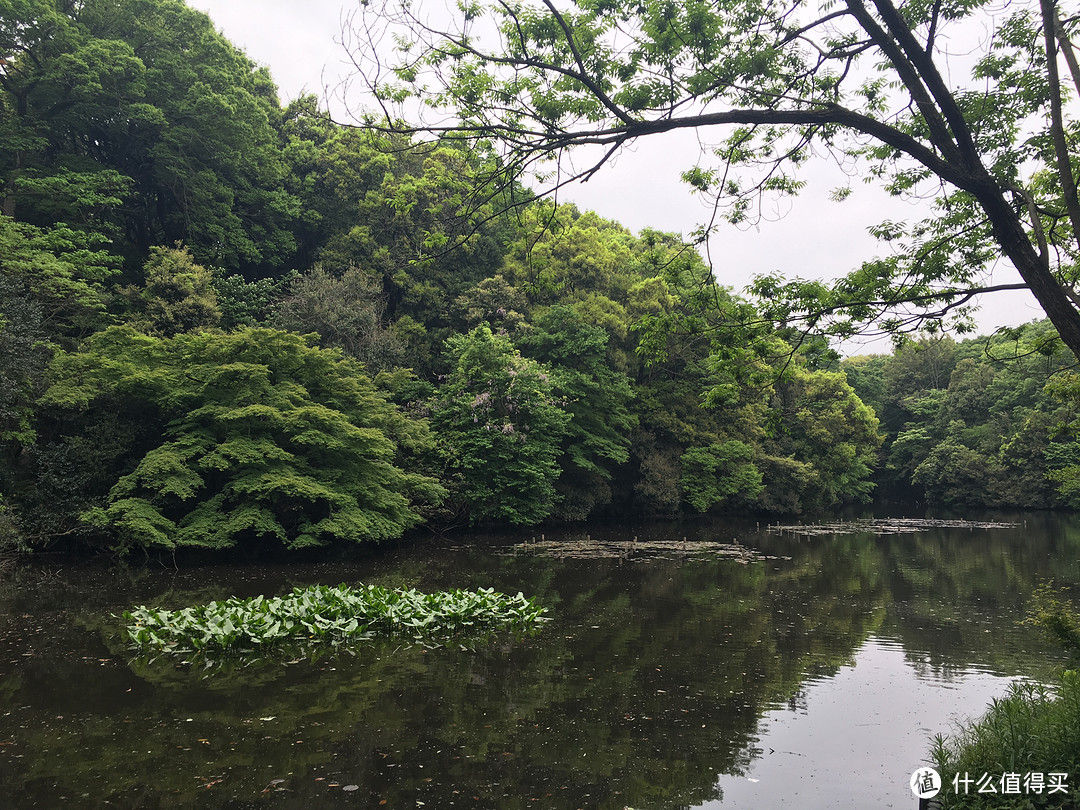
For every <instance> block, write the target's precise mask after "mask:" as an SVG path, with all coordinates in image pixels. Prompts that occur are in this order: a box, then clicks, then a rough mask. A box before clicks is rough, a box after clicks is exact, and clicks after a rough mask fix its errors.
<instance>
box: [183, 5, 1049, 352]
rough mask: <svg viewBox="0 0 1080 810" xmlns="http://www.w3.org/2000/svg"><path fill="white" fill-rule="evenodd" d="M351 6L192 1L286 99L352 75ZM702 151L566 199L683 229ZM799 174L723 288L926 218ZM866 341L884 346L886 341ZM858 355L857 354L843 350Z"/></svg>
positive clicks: (731, 235) (670, 148) (727, 266)
mask: <svg viewBox="0 0 1080 810" xmlns="http://www.w3.org/2000/svg"><path fill="white" fill-rule="evenodd" d="M356 2H357V0H344V3H345V5H344V6H343V4H342V0H303V2H298V0H188V4H189V5H190V6H192V7H193V8H197V9H200V10H202V11H205V12H207V13H208V14H209V15H210V17H211V19H213V20H214V22H215V24H216V25H217V27H218V28H219V29H220V30H221V31H222V32H223V33H224V34H225V36H226V37H228V38H229V39H230V40H231V41H232V42H233V43H234V44H236V45H237V46H239V47H241V48H243V49H244V50H245V51H246V52H247V54H248V56H249V57H250V58H251V59H253V60H254V61H255V62H257V63H258V64H261V65H266V66H267V67H269V68H270V72H271V74H272V75H273V77H274V80H275V82H276V83H277V85H278V88H279V92H280V95H281V99H282V102H283V103H287V102H288V101H289V100H291V99H293V98H296V97H297V96H298V95H300V94H302V93H305V92H311V93H316V94H318V95H320V96H323V94H324V88H326V87H334V86H336V85H337V84H338V83H339V81H340V80H341V78H343V77H345V76H348V75H349V74H350V73H351V72H352V71H353V66H352V64H351V63H350V62H349V61H348V58H347V55H346V53H345V51H344V49H343V48H342V47H341V45H340V44H338V43H339V41H340V38H341V35H340V31H341V23H342V18H343V15H344V14H346V13H348V11H350V10H351V9H352V8H354V7H355V3H356ZM354 100H355V99H354ZM331 111H332V112H333V111H334V110H333V109H332V110H331ZM697 154H698V141H697V138H696V136H695V135H694V133H691V132H682V133H672V134H670V135H665V136H663V137H653V138H646V139H644V140H642V141H640V142H639V143H638V144H637V146H636V147H635V148H633V149H632V150H629V151H627V152H624V153H623V154H622V155H620V156H619V158H618V159H617V161H616V162H615V163H614V165H609V166H607V167H605V169H603V170H602V171H601V172H599V173H598V174H597V175H596V176H595V177H594V178H593V179H592V180H591V181H590V182H589V183H587V184H584V185H578V186H574V187H572V188H568V189H566V190H564V192H562V194H561V197H560V199H562V200H564V201H573V202H575V203H577V204H578V206H579V207H581V208H586V209H592V210H595V211H597V212H598V213H599V214H600V215H601V216H604V217H607V218H609V219H614V220H617V221H618V222H621V223H622V224H623V225H625V226H626V227H628V228H630V229H631V230H633V231H639V230H640V229H642V228H645V227H651V228H656V229H659V230H663V231H672V232H676V233H683V234H688V233H689V232H691V231H692V230H693V229H694V228H695V227H696V226H698V225H700V224H702V223H703V222H705V221H707V220H708V217H709V209H708V208H706V207H705V205H704V203H703V201H702V200H701V199H700V198H697V197H695V196H694V195H692V194H691V192H690V188H689V187H688V186H687V185H685V184H684V183H682V182H681V181H680V180H679V175H680V173H681V172H682V171H684V170H686V169H688V168H690V167H691V166H693V165H694V162H695V158H696V156H697ZM802 177H803V179H806V180H807V181H808V183H809V185H808V187H807V189H806V190H805V191H804V192H803V193H802V194H801V195H800V196H799V197H798V198H797V199H795V200H794V201H792V202H791V203H790V205H789V206H788V209H787V210H783V211H778V212H771V213H773V214H775V215H774V216H773V217H772V219H773V220H774V221H770V222H764V223H762V224H761V225H760V226H759V227H757V228H751V229H747V230H738V229H736V228H734V227H731V226H725V227H724V228H723V230H721V231H720V232H719V233H718V235H717V236H716V237H714V239H713V240H712V242H711V252H712V259H713V263H714V269H715V271H716V275H717V278H718V279H719V281H720V283H722V284H724V285H727V286H730V287H733V288H734V289H736V290H742V289H743V288H744V287H745V286H746V284H747V283H748V281H749V279H750V278H751V277H752V276H754V275H757V274H760V273H767V274H777V275H782V276H786V277H796V276H798V277H802V278H831V277H836V276H839V275H841V274H843V273H845V272H847V271H849V270H852V269H854V268H856V267H858V266H859V264H860V263H861V262H863V261H865V260H867V259H870V258H872V257H874V256H875V255H878V254H880V252H881V251H880V249H879V247H878V245H877V243H876V242H875V240H874V239H873V238H872V237H871V236H870V235H869V233H868V232H867V228H868V227H869V226H871V225H874V224H876V223H878V222H880V221H882V220H884V219H893V220H905V219H906V220H914V219H916V218H918V216H919V214H918V210H917V209H916V208H915V207H914V206H913V205H912V204H910V203H906V202H902V201H898V200H894V199H890V198H888V197H887V195H885V194H884V193H883V192H881V191H880V190H878V189H877V188H875V187H874V186H871V185H864V184H862V183H861V182H858V181H856V182H854V183H853V184H852V185H853V188H854V193H853V194H852V195H851V197H849V198H848V199H847V200H846V201H845V202H843V203H835V202H832V201H831V200H830V199H829V194H830V192H831V191H832V189H833V188H834V187H836V186H838V185H840V184H841V183H842V182H844V178H843V175H842V174H841V173H840V172H839V170H838V169H836V168H835V167H832V166H831V164H828V163H827V162H825V161H822V162H821V163H820V164H818V165H816V166H813V167H812V168H810V169H809V170H808V171H807V172H805V173H804V174H803V175H802ZM1018 280H1019V278H1018V277H1017V276H1016V274H1015V271H1013V270H1012V268H1011V266H1008V265H1002V267H1001V268H1000V269H999V270H998V271H997V272H996V274H995V278H994V283H1007V282H1013V281H1018ZM981 305H982V309H981V311H980V313H979V324H980V327H981V329H982V330H984V331H986V332H989V331H991V330H993V329H994V328H997V327H999V326H1003V325H1015V324H1020V323H1024V322H1027V321H1031V320H1034V319H1037V318H1041V317H1042V316H1043V315H1042V310H1041V309H1039V307H1038V305H1037V304H1036V303H1035V301H1034V299H1033V298H1032V297H1031V296H1030V295H1028V294H1027V293H1022V294H1019V293H999V294H997V295H996V296H986V297H985V298H984V300H983V301H982V302H981ZM871 348H872V350H875V351H888V346H887V344H883V343H877V344H875V345H874V346H873V347H871ZM852 350H854V351H858V349H857V348H856V347H848V351H852ZM865 350H867V349H864V351H865Z"/></svg>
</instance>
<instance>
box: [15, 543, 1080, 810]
mask: <svg viewBox="0 0 1080 810" xmlns="http://www.w3.org/2000/svg"><path fill="white" fill-rule="evenodd" d="M1055 525H1056V524H1055ZM1078 537H1080V534H1078V533H1077V532H1076V531H1074V530H1073V529H1070V528H1068V527H1066V528H1064V529H1063V528H1062V527H1061V526H1057V528H1056V529H1054V531H1049V532H1046V533H1044V534H1043V535H1041V536H1038V537H1037V536H1036V535H1035V534H1034V533H1033V532H1031V531H1028V532H1027V533H1019V532H1015V533H1011V534H1010V533H1007V532H1005V533H997V532H995V533H991V534H989V535H985V534H984V535H981V536H977V535H971V536H957V535H949V534H927V535H913V536H908V537H903V538H892V539H890V540H888V541H882V540H876V539H874V538H872V537H866V536H838V537H835V538H817V539H815V540H813V541H809V542H808V541H797V540H791V539H790V538H775V537H774V538H766V537H761V538H760V539H761V541H762V542H763V543H766V544H767V545H768V547H767V548H766V549H765V550H766V551H767V552H768V553H771V554H777V555H783V556H787V557H790V558H791V559H789V560H766V561H760V562H753V563H748V564H741V563H738V562H735V561H730V560H725V561H713V562H710V561H678V560H652V561H649V562H633V561H629V560H578V561H557V560H542V559H537V558H535V557H527V556H518V557H513V556H492V555H490V554H486V553H480V552H474V551H468V550H464V551H457V552H453V553H450V554H445V553H444V554H441V555H424V554H416V555H411V556H410V555H405V556H404V558H403V559H399V560H397V561H396V562H395V565H394V566H393V567H392V568H390V567H385V566H382V569H383V570H382V572H381V573H380V574H379V575H378V576H377V577H375V578H370V577H369V581H378V582H379V584H385V585H397V584H410V585H417V586H419V587H423V588H438V587H447V586H460V587H474V586H476V585H489V584H490V585H493V586H495V587H497V588H499V589H501V590H506V591H510V592H515V591H516V590H522V591H524V592H525V593H527V594H529V595H531V596H536V597H538V598H539V600H540V601H541V602H542V603H544V604H547V605H550V606H551V607H552V613H553V615H554V616H555V620H554V621H553V622H552V623H551V625H549V626H548V628H547V629H546V630H545V631H544V633H543V634H542V635H541V636H539V637H536V638H525V639H513V638H509V637H506V638H501V639H500V640H498V641H497V642H496V643H494V644H491V645H487V646H480V647H478V648H477V649H475V650H471V651H470V650H460V649H456V648H454V647H452V646H448V647H444V648H439V649H430V650H425V649H423V648H420V647H410V646H403V645H400V644H395V643H380V644H376V645H372V646H369V647H361V648H357V649H356V650H355V651H354V652H355V655H352V654H348V653H344V652H338V653H336V654H334V655H331V656H328V657H326V658H322V659H319V660H314V661H312V660H299V661H294V660H291V659H287V660H281V659H279V660H277V661H276V662H274V663H273V664H270V665H263V666H259V665H253V666H248V667H242V668H238V669H235V670H234V671H232V672H230V673H225V672H215V671H210V672H208V673H206V676H205V677H203V674H201V673H200V672H198V671H193V670H192V669H191V668H190V667H186V666H180V667H179V668H178V667H177V666H176V664H175V662H173V661H170V660H166V659H159V660H157V661H156V662H153V663H148V662H145V661H143V662H133V663H132V665H131V667H130V668H129V667H127V666H119V665H117V664H118V663H119V661H116V660H115V659H117V658H120V659H122V660H126V658H124V656H123V652H124V651H123V649H122V647H121V641H120V638H119V635H118V634H116V633H115V625H114V624H110V621H113V620H110V618H109V613H110V611H111V612H117V611H118V609H119V608H121V607H126V606H127V605H128V604H130V602H131V601H132V600H131V597H130V594H131V592H132V591H137V592H139V593H140V595H143V594H147V593H148V592H151V591H153V589H154V584H153V583H155V582H156V583H157V586H158V587H159V588H160V590H159V591H158V592H159V593H161V592H166V595H167V600H168V601H169V602H170V603H172V604H174V605H175V604H177V603H180V602H182V601H183V599H184V597H185V594H187V595H188V598H189V599H190V600H191V601H194V598H195V597H198V598H200V599H202V598H203V597H204V595H205V594H206V593H208V592H214V593H213V596H214V597H215V598H216V597H218V596H220V595H221V593H220V592H219V591H220V587H221V585H220V583H218V584H215V583H214V582H207V581H199V580H198V578H197V577H192V578H184V577H181V578H180V579H179V580H177V579H173V580H171V581H166V580H164V579H161V578H160V577H154V576H152V575H140V576H138V577H136V578H135V581H134V582H132V581H131V579H130V578H129V579H128V580H126V581H120V582H118V583H117V584H116V587H117V590H115V591H113V592H112V593H111V595H109V596H105V595H104V594H105V593H106V592H107V588H105V586H103V585H98V586H95V587H96V588H97V590H96V591H94V595H92V596H91V597H90V599H89V601H91V602H92V603H93V604H94V605H95V608H94V610H92V611H90V612H88V613H86V614H84V615H83V616H82V620H81V621H82V622H83V624H82V625H81V626H80V625H79V624H78V623H77V622H72V623H70V624H69V625H68V627H69V629H68V630H67V631H64V632H59V633H58V637H59V638H60V639H61V643H59V644H54V645H51V646H50V648H49V649H48V650H42V651H41V654H39V655H35V656H33V657H29V658H26V659H24V660H16V659H15V658H9V657H8V656H5V659H4V661H3V662H0V670H2V674H3V676H4V677H3V679H2V681H0V682H4V683H7V684H8V685H9V687H11V688H9V689H7V690H5V693H4V699H5V702H6V703H8V705H11V706H14V707H23V706H25V707H28V708H19V709H17V710H15V711H13V712H12V714H11V715H9V716H6V717H3V718H0V738H2V740H4V741H10V742H11V745H8V746H4V747H3V748H0V781H2V782H3V783H4V784H5V785H12V786H14V787H13V791H14V792H13V796H14V799H15V804H16V806H22V805H23V804H32V803H33V802H34V801H38V802H44V803H46V804H48V803H49V802H53V801H55V800H56V799H57V798H58V797H59V796H68V797H76V798H77V797H80V796H83V795H86V794H88V795H89V796H91V797H93V799H94V803H95V804H99V803H104V802H105V801H111V802H112V803H113V804H114V805H117V806H138V807H165V806H182V805H185V804H193V803H195V802H199V803H200V804H201V806H213V804H214V802H216V803H217V804H218V805H219V806H229V807H249V806H251V807H255V806H275V807H307V806H321V807H324V806H334V805H335V804H336V803H341V804H342V805H343V806H344V805H346V804H348V805H359V806H372V807H377V806H379V802H380V801H383V800H385V801H386V802H387V804H386V805H385V806H389V807H401V806H416V804H415V803H416V802H417V801H422V802H425V804H426V806H427V807H433V806H434V807H449V806H470V807H498V808H518V807H522V808H524V807H535V806H543V807H556V808H558V807H581V806H591V807H618V808H621V807H624V806H631V807H633V806H647V807H684V806H690V805H694V804H699V803H701V802H703V801H705V800H707V799H709V798H713V797H715V795H716V788H715V785H716V784H717V778H718V775H720V774H723V773H729V774H730V773H735V774H738V773H741V772H743V771H744V770H745V769H746V768H747V767H748V765H749V764H750V762H751V760H752V758H753V756H754V753H755V732H756V728H757V722H758V719H759V718H760V716H761V715H762V713H763V712H764V711H765V710H766V709H768V708H775V707H778V706H784V705H788V704H789V702H790V701H795V702H796V704H797V702H798V699H799V694H800V687H801V685H802V684H803V683H804V682H805V680H806V679H807V678H808V677H822V676H828V675H830V674H832V673H835V672H836V670H837V669H838V668H839V667H840V666H843V665H844V664H846V663H850V661H851V660H852V659H853V657H854V655H855V652H856V651H857V650H858V648H859V646H860V645H861V644H862V642H863V641H864V640H865V639H866V638H867V637H868V636H869V635H870V634H874V633H881V634H886V635H890V636H893V637H895V638H897V639H899V640H901V641H902V642H903V643H904V645H905V648H906V649H907V651H908V655H909V657H910V659H911V661H912V662H913V663H914V664H917V665H919V666H928V667H931V668H934V669H935V670H940V671H948V670H949V669H950V668H960V667H965V666H967V665H968V664H970V663H971V662H975V661H978V662H980V663H982V664H983V665H986V662H987V661H990V662H992V666H993V667H995V668H1000V669H1002V670H1003V671H1011V672H1015V671H1020V670H1021V669H1022V668H1024V667H1026V666H1027V665H1028V664H1029V661H1028V658H1029V656H1030V652H1025V651H1023V650H1022V649H1018V648H1016V646H1015V645H1011V646H1010V645H1008V644H1000V643H995V644H990V643H989V640H990V639H995V640H997V641H998V642H1000V640H1001V638H1002V637H1003V636H1006V635H1008V634H1010V633H1014V628H1013V622H1014V621H1015V620H1016V618H1018V613H1019V611H1021V609H1022V604H1023V601H1024V599H1025V598H1026V595H1027V593H1029V591H1030V589H1031V587H1032V585H1033V584H1034V582H1035V581H1036V579H1037V578H1038V577H1040V576H1047V575H1050V574H1053V573H1060V572H1059V571H1055V570H1054V569H1055V568H1058V567H1060V565H1061V564H1060V561H1061V560H1070V561H1075V559H1076V557H1077V554H1076V550H1077V547H1078V546H1080V541H1078ZM746 542H749V540H747V541H746ZM1073 565H1074V568H1073V571H1074V572H1075V563H1073ZM330 570H332V569H329V570H328V569H325V568H324V569H319V570H315V569H312V570H311V571H309V572H307V576H313V577H315V578H321V579H322V580H323V581H328V577H332V576H333V574H332V573H330ZM234 573H235V572H234ZM222 576H224V575H222ZM245 577H247V579H246V580H245V583H244V585H243V590H244V591H252V590H253V589H256V588H258V587H259V583H258V578H257V574H251V573H250V572H247V573H245ZM304 577H305V573H304V572H303V571H300V570H299V569H294V570H293V572H292V573H291V574H290V575H288V576H284V577H282V576H277V578H276V579H273V583H274V587H278V586H280V587H285V586H291V585H294V584H305V582H304V581H303V580H304ZM211 579H212V578H211ZM308 581H310V579H309V580H308ZM72 587H76V588H77V583H73V584H72ZM87 587H90V586H89V585H88V586H87ZM14 598H15V599H16V601H17V602H18V604H19V606H20V610H22V611H23V612H24V613H26V615H28V616H40V615H42V614H43V613H44V612H47V611H48V610H49V609H50V608H49V607H48V604H47V600H46V599H44V598H43V597H41V596H40V595H36V596H35V595H34V594H33V593H30V592H22V593H20V594H19V595H18V596H17V597H14ZM35 600H36V601H35ZM64 601H65V603H66V604H69V603H70V602H71V600H70V599H67V598H65V600H64ZM86 627H89V628H96V631H95V632H93V633H89V634H88V633H87V632H86V631H85V629H84V628H86ZM107 627H113V628H114V629H113V630H112V631H110V632H111V633H112V635H110V634H109V633H105V634H104V635H103V634H102V632H101V631H102V630H103V629H104V628H107ZM987 631H989V633H988V632H987ZM80 645H81V647H80ZM105 645H109V647H108V648H106V647H105ZM102 649H104V652H102ZM95 656H96V657H97V658H110V657H111V658H113V659H114V663H113V664H105V665H102V664H99V663H95V664H93V665H91V664H90V663H88V662H84V663H83V664H82V665H81V666H83V667H84V668H85V672H83V673H82V675H80V676H79V677H78V679H77V680H76V681H74V683H87V684H88V683H90V682H91V681H93V683H94V684H95V685H94V688H92V689H87V690H85V691H84V692H83V693H82V695H80V696H78V698H74V697H71V696H69V699H67V700H63V699H61V698H60V697H58V695H60V694H61V693H62V692H63V690H64V689H65V688H66V686H65V685H67V684H71V683H73V681H72V680H71V676H72V666H73V661H74V660H75V659H79V660H81V659H82V658H83V657H86V658H94V657H95ZM75 668H76V669H78V666H76V667H75ZM91 670H92V671H91ZM12 685H13V686H12ZM128 690H131V691H130V692H129V691H128ZM49 695H52V697H51V698H49V697H46V696H49ZM61 704H62V706H63V711H56V710H55V707H56V706H58V705H61ZM61 714H62V715H63V718H62V719H60V718H58V717H57V715H61ZM189 718H190V719H189ZM268 718H272V719H268ZM61 763H62V765H61ZM197 777H205V780H204V781H200V780H199V778H197ZM218 777H221V779H222V781H220V782H214V783H213V784H212V785H211V786H210V787H205V786H204V785H206V784H207V783H210V782H213V780H214V779H216V778H218ZM274 779H284V780H285V781H284V782H282V783H277V784H271V780H274ZM333 783H336V784H337V785H338V786H337V787H331V784H333ZM354 784H355V785H357V786H358V788H357V790H355V791H350V792H348V793H345V792H343V791H342V790H341V787H342V786H345V785H354ZM264 790H267V792H266V793H263V791H264ZM455 791H456V792H455ZM210 796H213V797H215V798H214V800H213V801H211V800H210V799H209V797H210ZM474 797H476V798H474ZM208 801H210V805H207V804H206V802H208Z"/></svg>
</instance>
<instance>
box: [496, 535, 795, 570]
mask: <svg viewBox="0 0 1080 810" xmlns="http://www.w3.org/2000/svg"><path fill="white" fill-rule="evenodd" d="M504 553H508V554H523V553H524V554H535V555H537V556H541V557H559V558H568V559H580V560H599V559H618V558H622V559H641V558H646V557H649V558H656V557H671V558H680V559H687V558H701V557H710V558H726V559H733V560H735V561H737V562H742V563H748V562H756V561H758V560H777V559H790V558H788V557H773V556H770V555H767V554H762V553H761V552H759V551H755V550H754V549H752V548H747V547H746V546H744V545H741V544H740V543H739V542H738V541H737V540H732V541H731V542H719V541H716V540H689V539H687V538H685V537H684V538H682V539H681V540H645V539H642V538H640V537H637V536H635V537H634V538H633V540H600V539H597V538H595V537H592V536H591V535H586V537H585V539H584V540H572V539H568V540H540V541H539V542H537V541H536V539H535V538H533V539H532V541H531V542H524V543H518V544H517V545H514V546H510V547H509V548H508V549H507V551H506V552H504Z"/></svg>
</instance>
